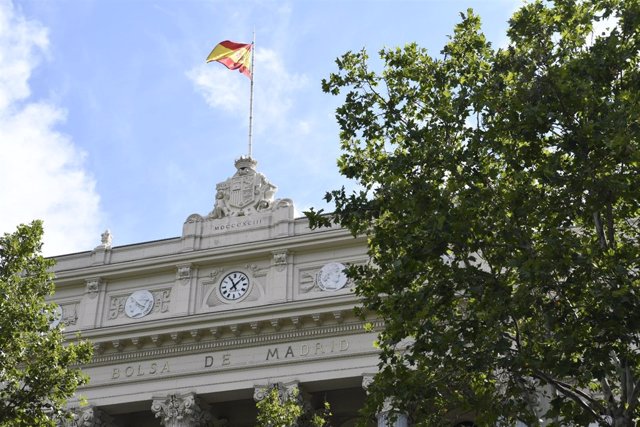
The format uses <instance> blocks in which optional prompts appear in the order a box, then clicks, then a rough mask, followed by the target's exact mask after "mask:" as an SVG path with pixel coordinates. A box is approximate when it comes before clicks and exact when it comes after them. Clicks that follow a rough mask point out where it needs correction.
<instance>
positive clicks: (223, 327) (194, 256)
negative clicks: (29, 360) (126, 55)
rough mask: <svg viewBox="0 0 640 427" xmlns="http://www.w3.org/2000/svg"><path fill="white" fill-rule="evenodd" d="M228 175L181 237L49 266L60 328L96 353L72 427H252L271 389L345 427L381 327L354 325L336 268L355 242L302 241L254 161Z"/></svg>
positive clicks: (341, 235)
mask: <svg viewBox="0 0 640 427" xmlns="http://www.w3.org/2000/svg"><path fill="white" fill-rule="evenodd" d="M235 167H236V172H235V174H234V175H233V176H232V177H230V178H229V179H227V180H226V181H223V182H221V183H219V184H218V185H217V186H216V191H217V193H216V196H215V205H214V208H213V210H212V212H211V213H209V214H208V215H198V214H193V215H191V216H189V217H188V218H187V220H186V222H185V223H184V226H183V232H182V235H181V236H180V237H176V238H169V239H165V240H158V241H153V242H145V243H140V244H134V245H126V246H115V247H112V243H111V235H110V233H109V232H108V231H107V232H105V234H103V236H102V244H101V245H99V246H98V247H96V248H95V249H94V250H93V251H90V252H82V253H75V254H70V255H64V256H60V257H57V258H56V261H57V265H56V271H55V273H56V286H57V291H56V296H55V301H56V302H57V303H58V304H59V305H60V307H61V313H60V321H61V322H64V324H65V325H66V326H65V330H66V332H67V333H68V334H69V335H70V336H73V335H74V334H75V333H76V332H77V331H82V336H83V337H85V338H88V339H90V340H91V341H92V342H93V343H94V346H95V354H94V359H93V361H92V362H91V363H90V364H89V365H87V366H85V367H84V371H85V372H86V373H87V374H88V375H89V376H90V378H91V379H90V382H89V384H88V385H87V386H85V387H83V388H81V389H80V390H79V392H78V394H79V395H81V396H84V397H85V398H86V399H87V401H88V403H89V405H88V406H81V407H78V409H77V414H78V419H77V420H76V421H75V422H74V425H78V426H120V427H134V426H135V427H147V426H160V425H164V426H175V427H178V426H180V427H186V426H202V425H226V426H231V427H244V426H254V425H255V416H256V409H255V401H256V400H259V399H261V398H262V397H263V396H264V391H265V389H266V387H268V386H271V385H274V384H278V385H279V386H280V387H282V388H283V389H284V390H286V389H287V388H289V389H290V388H291V387H293V386H297V387H299V389H300V391H301V395H302V397H303V398H304V400H305V401H306V402H307V404H309V405H312V406H315V407H319V406H321V405H322V404H323V402H324V400H327V401H328V402H329V403H330V405H331V410H332V412H333V414H334V415H333V418H332V425H333V426H338V427H339V426H343V427H347V426H352V425H354V424H355V420H356V418H357V416H358V414H357V411H358V409H359V408H360V407H361V406H362V405H363V402H364V399H365V391H364V389H363V382H364V383H365V384H366V382H367V380H368V378H369V377H370V375H371V374H372V373H374V372H375V371H376V365H377V362H378V358H377V357H378V356H377V352H376V349H375V348H374V346H373V341H374V339H375V336H376V330H379V328H380V326H381V325H380V324H378V323H376V321H375V319H368V320H367V321H370V322H372V324H373V327H374V328H373V332H366V331H365V328H364V325H365V321H363V320H362V319H360V318H357V317H356V316H354V313H353V310H352V309H353V307H354V305H355V304H356V303H357V299H356V297H355V296H354V294H353V284H352V283H351V282H350V281H349V280H348V279H347V277H346V276H345V274H344V272H343V269H344V267H345V266H347V265H349V264H358V263H365V262H366V261H367V256H366V242H365V240H364V239H363V238H354V237H353V236H351V235H350V234H349V233H348V232H347V231H345V230H343V229H341V228H339V227H335V228H331V229H319V230H311V229H309V227H308V223H307V221H306V219H304V218H298V219H296V218H294V208H293V203H292V201H291V200H289V199H276V198H275V192H276V187H275V186H274V185H272V184H271V183H269V181H268V180H267V179H266V178H265V176H264V175H262V174H260V173H259V172H257V171H256V162H255V161H254V160H252V159H251V158H246V157H243V158H240V159H238V160H237V161H236V163H235ZM70 404H71V406H78V405H79V403H78V402H73V401H72V402H70Z"/></svg>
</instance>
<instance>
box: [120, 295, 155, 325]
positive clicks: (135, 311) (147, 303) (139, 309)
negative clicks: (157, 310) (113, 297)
mask: <svg viewBox="0 0 640 427" xmlns="http://www.w3.org/2000/svg"><path fill="white" fill-rule="evenodd" d="M153 303H154V299H153V294H152V293H151V292H149V291H147V290H144V291H135V292H134V293H132V294H131V295H129V298H127V302H125V304H124V314H126V315H127V317H130V318H132V319H139V318H141V317H144V316H146V315H147V314H149V312H151V309H152V308H153Z"/></svg>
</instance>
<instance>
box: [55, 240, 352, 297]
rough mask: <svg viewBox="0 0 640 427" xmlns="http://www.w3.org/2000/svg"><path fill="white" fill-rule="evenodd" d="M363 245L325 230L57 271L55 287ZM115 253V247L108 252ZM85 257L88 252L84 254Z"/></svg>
mask: <svg viewBox="0 0 640 427" xmlns="http://www.w3.org/2000/svg"><path fill="white" fill-rule="evenodd" d="M363 243H364V238H363V237H353V235H351V234H350V233H349V232H348V231H347V230H345V229H337V230H326V231H322V232H314V233H308V234H300V235H293V236H285V237H278V238H273V239H268V240H263V241H253V242H244V243H238V244H234V245H225V246H219V247H212V248H207V249H199V250H189V251H184V252H178V253H171V254H165V255H158V256H153V257H148V258H139V259H134V260H130V261H122V262H116V263H109V264H99V265H89V266H85V267H78V268H72V269H66V270H56V269H55V268H54V272H55V275H56V279H55V280H56V285H57V286H61V285H64V284H65V283H67V282H71V281H77V280H80V279H84V278H86V277H93V276H100V277H102V278H105V279H108V278H110V277H112V276H113V277H120V276H126V275H135V276H140V275H144V274H148V273H151V272H158V271H168V270H171V269H175V267H176V265H177V264H181V263H191V264H192V265H195V266H198V265H201V264H205V265H206V264H211V263H212V260H215V262H216V263H225V262H229V261H230V260H234V261H239V262H242V261H243V260H247V259H252V258H256V257H258V256H264V255H265V254H269V255H270V254H271V252H272V251H277V250H288V251H292V252H295V251H302V250H309V249H313V250H319V249H322V248H326V247H332V248H335V247H341V246H345V247H346V246H358V245H359V244H363ZM111 250H112V251H117V250H118V247H114V248H113V249H111ZM86 254H87V255H86V256H87V257H89V256H90V254H91V253H90V252H87V253H86Z"/></svg>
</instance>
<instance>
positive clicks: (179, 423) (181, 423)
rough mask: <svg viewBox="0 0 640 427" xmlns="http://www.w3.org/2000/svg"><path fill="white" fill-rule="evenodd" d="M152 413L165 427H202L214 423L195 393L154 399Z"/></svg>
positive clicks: (176, 394)
mask: <svg viewBox="0 0 640 427" xmlns="http://www.w3.org/2000/svg"><path fill="white" fill-rule="evenodd" d="M151 411H152V412H153V413H154V414H155V416H156V418H160V424H161V425H163V426H165V427H201V426H206V425H208V424H209V423H211V422H212V421H213V417H212V416H211V414H210V413H209V411H208V408H207V407H206V406H205V405H203V404H201V403H200V401H199V399H198V397H197V396H196V394H195V393H185V394H178V393H174V394H169V395H168V396H162V397H154V398H153V403H152V404H151Z"/></svg>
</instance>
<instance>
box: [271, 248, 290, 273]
mask: <svg viewBox="0 0 640 427" xmlns="http://www.w3.org/2000/svg"><path fill="white" fill-rule="evenodd" d="M272 254H273V265H274V266H275V267H276V270H277V271H283V270H284V269H285V268H287V255H288V254H289V252H288V251H287V250H286V249H285V250H283V251H274V252H272Z"/></svg>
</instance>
